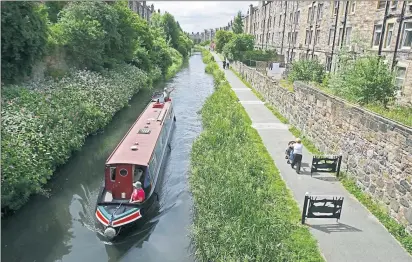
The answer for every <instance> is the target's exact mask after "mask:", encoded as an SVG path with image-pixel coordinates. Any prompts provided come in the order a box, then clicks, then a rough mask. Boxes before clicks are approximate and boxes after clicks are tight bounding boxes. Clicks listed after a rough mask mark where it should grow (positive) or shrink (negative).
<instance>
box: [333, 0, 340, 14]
mask: <svg viewBox="0 0 412 262" xmlns="http://www.w3.org/2000/svg"><path fill="white" fill-rule="evenodd" d="M338 6H339V1H335V2H333V15H337V14H338Z"/></svg>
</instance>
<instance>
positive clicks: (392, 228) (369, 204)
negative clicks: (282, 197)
mask: <svg viewBox="0 0 412 262" xmlns="http://www.w3.org/2000/svg"><path fill="white" fill-rule="evenodd" d="M236 75H237V76H238V77H239V79H241V80H242V81H244V83H245V85H246V86H248V87H249V88H251V89H252V91H253V92H254V93H257V94H259V95H257V96H258V97H259V99H261V100H262V101H263V102H265V99H264V98H263V96H262V95H261V94H260V93H259V92H257V91H256V90H255V89H254V88H253V87H252V86H251V84H250V83H248V82H246V81H245V80H244V79H242V78H241V77H240V75H239V74H238V73H236ZM265 105H266V106H267V107H268V108H269V109H270V110H271V111H272V112H273V114H274V115H275V116H276V117H277V118H278V119H279V120H281V122H283V123H285V124H287V123H288V120H287V119H286V118H285V117H284V116H282V115H281V114H280V113H279V111H277V110H276V109H275V108H273V107H272V106H270V105H269V104H268V103H265ZM289 131H290V132H291V133H292V134H293V135H294V136H295V137H300V138H301V139H302V143H303V144H304V146H305V147H306V149H308V150H309V151H310V152H311V153H312V154H314V155H323V154H324V153H323V152H321V151H320V150H319V149H318V148H317V147H316V145H315V144H314V143H313V142H312V141H311V140H310V139H309V138H307V137H306V136H304V135H303V133H302V132H301V131H300V130H299V129H297V128H296V127H294V126H292V127H290V128H289ZM339 180H340V181H341V183H342V185H343V186H344V187H345V188H346V190H347V191H348V192H349V193H351V194H352V195H354V196H355V197H356V198H357V199H358V200H359V202H360V203H362V204H363V205H364V206H365V207H366V208H367V209H368V210H369V211H370V212H371V213H372V214H373V215H374V216H376V217H377V218H378V220H379V221H380V222H381V223H382V224H383V225H384V226H385V228H386V229H387V230H388V231H389V232H390V233H391V234H392V235H393V236H394V237H395V238H396V239H397V240H398V241H399V242H400V243H401V245H402V246H403V247H404V248H405V249H406V250H407V251H408V252H409V253H410V254H412V236H411V235H410V234H409V233H407V232H406V231H405V227H404V226H402V225H400V224H399V223H398V222H397V221H396V220H394V219H393V218H392V217H391V216H390V215H389V213H388V212H387V210H386V209H385V208H384V207H383V206H382V205H380V204H379V203H377V202H376V201H374V200H373V199H372V198H371V196H370V195H368V194H366V193H365V192H363V191H362V190H361V189H360V188H359V187H358V186H357V185H356V182H355V180H354V179H353V178H351V176H350V175H348V174H346V173H345V172H341V175H340V177H339Z"/></svg>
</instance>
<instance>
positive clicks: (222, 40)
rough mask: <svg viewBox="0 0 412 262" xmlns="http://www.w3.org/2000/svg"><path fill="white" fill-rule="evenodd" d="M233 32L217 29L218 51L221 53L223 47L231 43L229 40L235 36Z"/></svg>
mask: <svg viewBox="0 0 412 262" xmlns="http://www.w3.org/2000/svg"><path fill="white" fill-rule="evenodd" d="M233 35H234V34H233V32H230V31H223V30H220V31H217V33H216V36H215V40H216V51H217V52H218V53H221V52H222V51H223V47H224V46H225V44H227V43H229V41H230V40H231V39H232V38H233Z"/></svg>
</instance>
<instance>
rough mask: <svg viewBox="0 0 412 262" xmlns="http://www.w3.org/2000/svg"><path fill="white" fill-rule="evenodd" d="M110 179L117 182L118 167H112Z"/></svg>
mask: <svg viewBox="0 0 412 262" xmlns="http://www.w3.org/2000/svg"><path fill="white" fill-rule="evenodd" d="M110 179H111V180H112V181H115V180H116V167H110Z"/></svg>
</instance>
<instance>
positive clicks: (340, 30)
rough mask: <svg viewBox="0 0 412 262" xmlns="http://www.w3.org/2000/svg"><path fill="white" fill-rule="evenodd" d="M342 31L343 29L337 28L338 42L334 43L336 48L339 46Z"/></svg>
mask: <svg viewBox="0 0 412 262" xmlns="http://www.w3.org/2000/svg"><path fill="white" fill-rule="evenodd" d="M342 31H343V29H342V28H339V35H338V41H336V42H337V45H338V46H339V44H340V41H341V40H342Z"/></svg>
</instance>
